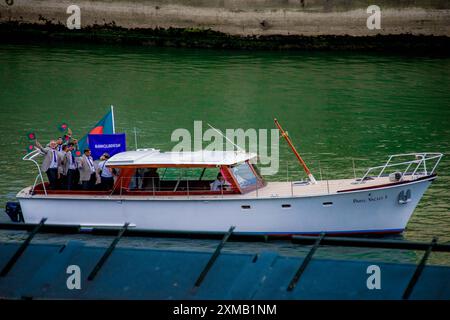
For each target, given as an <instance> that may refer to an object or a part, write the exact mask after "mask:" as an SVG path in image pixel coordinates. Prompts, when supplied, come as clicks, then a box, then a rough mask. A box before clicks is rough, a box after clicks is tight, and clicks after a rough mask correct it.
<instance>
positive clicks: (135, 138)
mask: <svg viewBox="0 0 450 320" xmlns="http://www.w3.org/2000/svg"><path fill="white" fill-rule="evenodd" d="M134 145H135V146H136V150H137V149H138V145H137V131H136V127H134Z"/></svg>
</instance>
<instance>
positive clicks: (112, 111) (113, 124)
mask: <svg viewBox="0 0 450 320" xmlns="http://www.w3.org/2000/svg"><path fill="white" fill-rule="evenodd" d="M111 115H112V127H113V133H114V134H115V133H116V124H115V121H114V106H113V105H111Z"/></svg>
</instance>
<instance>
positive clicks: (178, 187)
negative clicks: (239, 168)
mask: <svg viewBox="0 0 450 320" xmlns="http://www.w3.org/2000/svg"><path fill="white" fill-rule="evenodd" d="M118 179H119V181H116V182H115V183H114V187H113V189H112V190H111V193H110V196H112V195H119V196H122V195H124V193H126V194H127V195H130V194H133V193H134V194H136V195H139V194H141V193H142V194H143V195H149V196H152V195H153V196H159V195H162V194H164V195H170V194H173V195H180V194H183V195H186V196H187V197H189V196H191V195H199V194H201V193H202V192H204V193H205V194H208V195H221V196H223V195H224V194H228V193H232V190H231V187H224V188H220V189H219V190H216V191H215V192H212V191H211V189H210V183H211V181H209V180H190V179H181V178H180V179H177V180H165V181H163V182H161V180H160V178H157V177H141V176H139V177H137V176H127V177H125V176H122V177H119V178H118Z"/></svg>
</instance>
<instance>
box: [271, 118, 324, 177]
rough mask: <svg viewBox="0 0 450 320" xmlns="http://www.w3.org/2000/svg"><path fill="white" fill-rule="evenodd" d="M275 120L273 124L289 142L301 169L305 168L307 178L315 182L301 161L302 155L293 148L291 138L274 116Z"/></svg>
mask: <svg viewBox="0 0 450 320" xmlns="http://www.w3.org/2000/svg"><path fill="white" fill-rule="evenodd" d="M273 120H274V121H275V125H276V126H277V127H278V130H280V132H281V135H282V136H283V138H284V139H285V140H286V142H287V143H288V144H289V146H290V147H291V149H292V151H293V152H294V154H295V156H296V157H297V159H298V161H299V162H300V164H301V165H302V167H303V170H305V172H306V174H307V175H308V178H309V180H310V181H311V183H312V184H316V183H317V181H316V179H315V178H314V176H313V175H312V173H311V171H309V169H308V167H307V166H306V163H305V161H303V159H302V157H300V154H299V153H298V152H297V150H296V149H295V147H294V145H293V144H292V141H291V139H290V138H289V137H288V135H287V134H286V132H284V130H283V128H281V125H280V124H279V123H278V120H277V119H276V118H275V119H273Z"/></svg>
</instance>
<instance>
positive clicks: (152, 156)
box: [107, 149, 257, 166]
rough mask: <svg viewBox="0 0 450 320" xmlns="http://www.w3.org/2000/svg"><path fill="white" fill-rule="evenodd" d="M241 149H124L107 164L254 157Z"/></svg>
mask: <svg viewBox="0 0 450 320" xmlns="http://www.w3.org/2000/svg"><path fill="white" fill-rule="evenodd" d="M256 157H257V155H256V154H255V153H247V152H242V151H206V150H201V151H195V152H160V151H159V150H156V149H138V150H136V151H126V152H122V153H119V154H116V155H114V156H113V157H111V158H110V159H109V160H108V162H107V165H108V166H127V165H130V166H136V165H161V166H163V165H216V166H219V165H233V164H237V163H241V162H244V161H247V160H251V159H254V158H256Z"/></svg>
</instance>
